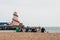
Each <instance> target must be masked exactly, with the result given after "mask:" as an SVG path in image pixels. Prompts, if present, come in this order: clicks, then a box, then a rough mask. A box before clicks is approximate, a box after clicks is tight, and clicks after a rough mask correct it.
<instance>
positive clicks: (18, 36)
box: [0, 32, 60, 40]
mask: <svg viewBox="0 0 60 40" xmlns="http://www.w3.org/2000/svg"><path fill="white" fill-rule="evenodd" d="M0 40H60V33H39V32H36V33H33V32H0Z"/></svg>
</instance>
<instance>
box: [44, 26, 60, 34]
mask: <svg viewBox="0 0 60 40" xmlns="http://www.w3.org/2000/svg"><path fill="white" fill-rule="evenodd" d="M45 29H46V31H47V32H50V33H60V27H45Z"/></svg>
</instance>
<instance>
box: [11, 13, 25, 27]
mask: <svg viewBox="0 0 60 40" xmlns="http://www.w3.org/2000/svg"><path fill="white" fill-rule="evenodd" d="M11 25H17V26H19V27H23V26H24V25H23V23H20V21H19V20H18V15H17V12H14V13H13V18H12V21H11Z"/></svg>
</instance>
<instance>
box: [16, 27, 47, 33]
mask: <svg viewBox="0 0 60 40" xmlns="http://www.w3.org/2000/svg"><path fill="white" fill-rule="evenodd" d="M16 32H42V33H44V32H46V30H45V28H44V27H42V28H40V27H39V28H37V27H31V28H30V27H25V28H19V27H16Z"/></svg>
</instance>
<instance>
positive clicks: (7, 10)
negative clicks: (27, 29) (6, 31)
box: [0, 0, 60, 27]
mask: <svg viewBox="0 0 60 40" xmlns="http://www.w3.org/2000/svg"><path fill="white" fill-rule="evenodd" d="M14 11H16V12H17V13H18V15H19V21H20V22H23V24H24V25H25V26H27V25H28V26H47V27H52V26H58V27H59V26H60V0H0V22H1V21H3V22H4V21H6V22H11V18H12V16H13V15H12V14H13V12H14Z"/></svg>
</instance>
